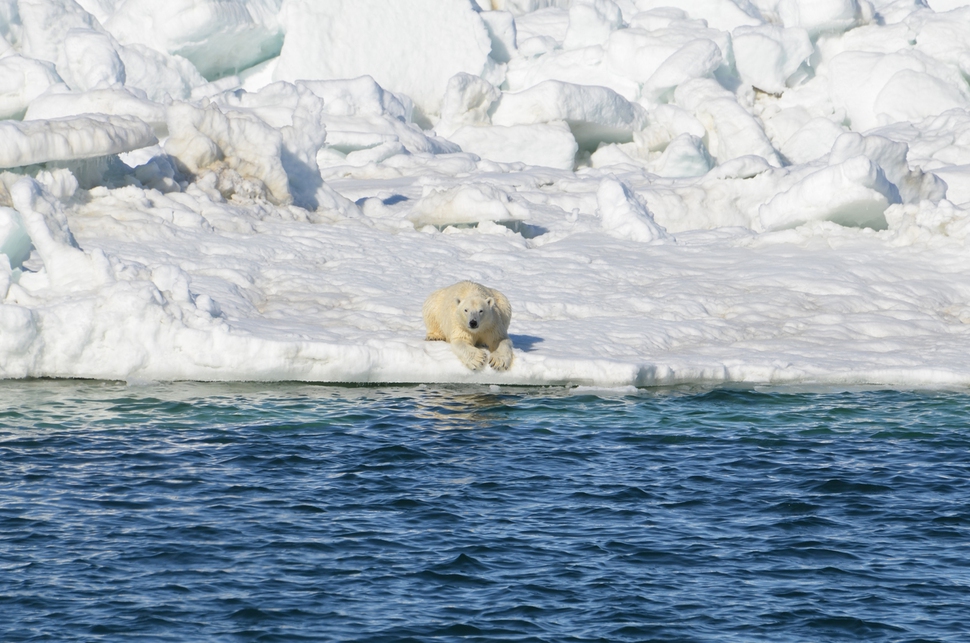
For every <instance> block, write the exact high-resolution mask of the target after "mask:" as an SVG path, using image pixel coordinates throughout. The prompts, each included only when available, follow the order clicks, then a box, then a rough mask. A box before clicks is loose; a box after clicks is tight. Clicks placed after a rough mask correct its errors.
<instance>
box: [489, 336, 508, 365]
mask: <svg viewBox="0 0 970 643" xmlns="http://www.w3.org/2000/svg"><path fill="white" fill-rule="evenodd" d="M512 357H513V354H512V340H511V339H508V338H506V339H503V340H502V341H501V342H499V344H498V347H497V348H496V349H495V350H494V351H492V354H491V355H490V356H489V358H488V363H489V364H491V365H492V368H494V369H495V370H496V371H507V370H509V367H510V366H512Z"/></svg>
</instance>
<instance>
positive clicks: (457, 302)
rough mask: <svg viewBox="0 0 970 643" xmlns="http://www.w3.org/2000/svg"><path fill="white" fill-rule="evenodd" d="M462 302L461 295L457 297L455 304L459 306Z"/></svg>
mask: <svg viewBox="0 0 970 643" xmlns="http://www.w3.org/2000/svg"><path fill="white" fill-rule="evenodd" d="M460 304H461V297H455V305H456V306H458V305H460Z"/></svg>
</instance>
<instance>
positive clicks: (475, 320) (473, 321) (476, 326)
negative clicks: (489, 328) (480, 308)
mask: <svg viewBox="0 0 970 643" xmlns="http://www.w3.org/2000/svg"><path fill="white" fill-rule="evenodd" d="M468 325H469V326H470V327H472V328H478V320H477V319H473V320H471V321H470V322H468Z"/></svg>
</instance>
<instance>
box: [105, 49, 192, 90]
mask: <svg viewBox="0 0 970 643" xmlns="http://www.w3.org/2000/svg"><path fill="white" fill-rule="evenodd" d="M118 55H119V56H120V57H121V62H123V63H124V65H125V86H126V87H133V88H136V89H139V90H141V91H144V92H145V93H146V94H147V95H148V98H149V99H150V100H153V101H156V102H165V101H167V100H169V99H175V100H185V99H187V98H189V97H190V96H191V95H192V90H193V89H196V88H198V87H201V86H203V85H205V83H206V80H205V78H203V77H202V74H200V73H199V71H198V70H197V69H196V68H195V65H193V64H192V63H190V62H189V61H188V60H186V59H185V58H182V57H181V56H172V55H170V54H166V53H163V52H160V51H156V50H154V49H150V48H149V47H146V46H144V45H139V44H132V45H127V46H123V47H121V49H119V50H118Z"/></svg>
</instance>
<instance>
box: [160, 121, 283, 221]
mask: <svg viewBox="0 0 970 643" xmlns="http://www.w3.org/2000/svg"><path fill="white" fill-rule="evenodd" d="M168 118H169V120H168V129H169V134H170V135H169V138H168V140H167V141H165V151H166V152H167V153H168V154H170V155H171V156H173V157H174V158H176V159H178V161H179V162H180V163H181V164H182V166H183V167H184V169H185V170H187V171H189V172H191V173H193V174H200V173H202V172H203V171H204V170H207V169H210V170H213V171H215V172H217V173H219V174H222V170H223V169H229V170H232V171H233V172H236V173H238V175H239V177H240V178H241V180H242V181H245V180H246V179H255V180H256V181H258V182H259V184H261V185H263V186H265V189H266V190H267V194H266V197H267V198H268V199H269V200H270V201H272V202H273V203H278V204H284V203H290V202H292V200H293V197H292V194H291V193H290V187H289V179H288V177H287V174H286V171H285V170H284V169H283V162H282V160H281V158H280V156H281V154H282V150H283V136H282V134H281V133H280V132H279V131H278V130H276V129H274V128H272V127H270V126H269V125H267V124H266V123H265V122H264V121H262V120H261V119H259V118H258V117H256V116H254V115H252V114H248V113H245V112H240V111H226V112H223V111H221V110H220V109H218V108H217V107H216V106H215V105H209V106H208V107H205V108H202V109H200V108H198V107H194V106H192V105H189V104H188V103H176V104H174V105H172V106H171V107H169V110H168ZM225 178H226V179H227V181H228V183H227V184H226V186H225V189H220V191H222V192H227V193H228V194H230V195H231V194H232V193H234V192H236V191H241V193H246V194H249V195H259V193H260V192H261V191H262V190H260V189H259V185H256V186H251V185H248V184H242V183H240V182H239V181H237V180H236V179H235V177H234V176H233V175H232V174H229V175H226V177H225ZM253 189H255V190H256V192H255V193H253ZM224 196H225V194H224Z"/></svg>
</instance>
